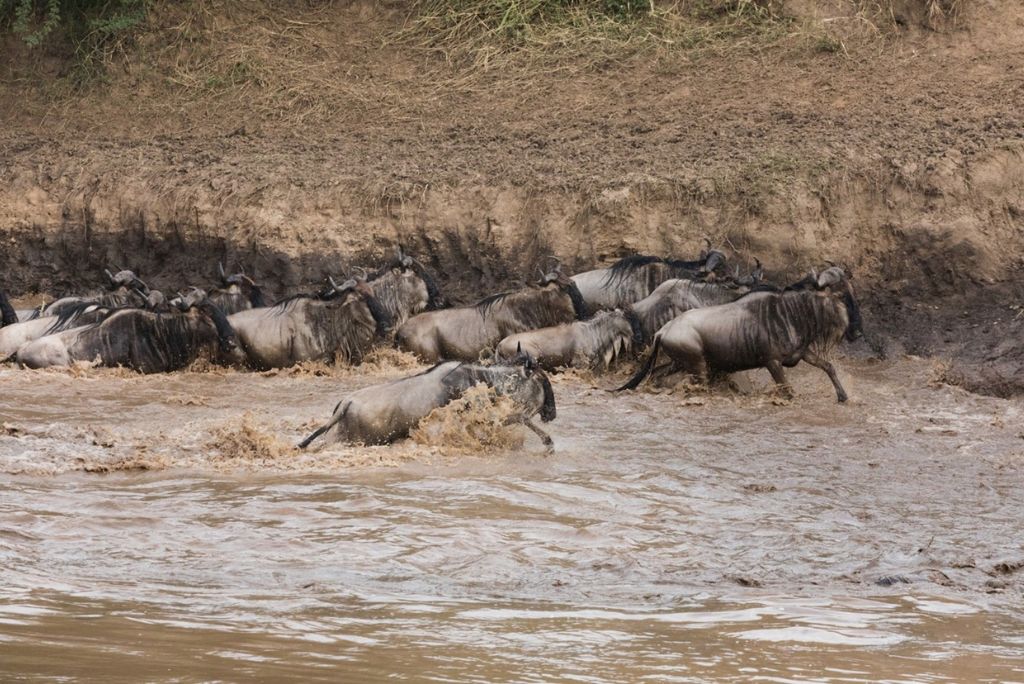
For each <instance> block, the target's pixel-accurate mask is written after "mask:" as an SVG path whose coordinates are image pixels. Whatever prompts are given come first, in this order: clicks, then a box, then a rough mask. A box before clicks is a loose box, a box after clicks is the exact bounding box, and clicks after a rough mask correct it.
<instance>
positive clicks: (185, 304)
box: [17, 289, 235, 373]
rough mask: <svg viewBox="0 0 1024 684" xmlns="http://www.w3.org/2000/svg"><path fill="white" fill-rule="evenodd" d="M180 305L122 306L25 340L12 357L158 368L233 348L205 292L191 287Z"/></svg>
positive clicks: (40, 362) (31, 362)
mask: <svg viewBox="0 0 1024 684" xmlns="http://www.w3.org/2000/svg"><path fill="white" fill-rule="evenodd" d="M181 309H182V310H181V311H178V312H175V313H153V312H151V311H144V310H142V309H121V310H118V311H115V312H114V313H112V314H110V315H109V316H108V317H106V318H105V319H103V320H102V321H101V322H99V323H93V324H92V325H85V326H80V327H77V328H72V329H71V330H66V331H64V332H61V333H57V334H54V335H47V336H46V337H41V338H39V339H38V340H35V341H34V342H29V343H28V344H26V345H25V346H23V347H22V348H21V349H19V350H18V355H17V360H18V363H20V364H21V365H22V366H25V367H27V368H47V367H50V366H70V365H71V364H72V363H75V362H77V361H81V362H86V363H90V364H93V365H98V366H123V367H126V368H131V369H133V370H136V371H139V372H140V373H162V372H166V371H173V370H178V369H180V368H184V367H186V366H188V365H189V364H190V363H192V362H193V361H195V360H196V359H197V358H199V357H200V356H203V355H207V356H209V357H210V358H216V357H218V355H220V354H228V353H230V352H231V351H232V350H233V349H234V348H235V335H234V331H232V330H231V326H230V325H229V324H228V320H227V317H226V316H224V314H223V313H222V312H221V311H220V309H218V308H217V307H216V306H215V305H214V304H213V303H211V302H210V301H209V299H208V298H207V297H206V293H205V292H203V291H202V290H199V289H193V290H192V292H191V293H190V294H189V295H188V296H186V297H185V298H184V299H183V301H182V304H181Z"/></svg>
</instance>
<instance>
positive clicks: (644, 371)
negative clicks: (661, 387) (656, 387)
mask: <svg viewBox="0 0 1024 684" xmlns="http://www.w3.org/2000/svg"><path fill="white" fill-rule="evenodd" d="M660 351H661V335H655V337H654V345H653V346H652V347H651V355H650V356H648V357H647V360H646V361H644V365H643V366H641V367H640V370H638V371H637V372H636V375H634V376H633V377H631V378H630V379H629V382H627V383H626V384H625V385H623V386H622V387H619V388H617V389H614V390H612V391H613V392H622V391H623V390H631V389H636V388H637V387H638V386H639V385H640V383H641V382H643V381H644V378H646V377H647V376H648V375H650V374H651V371H652V370H654V364H655V363H657V361H658V352H660Z"/></svg>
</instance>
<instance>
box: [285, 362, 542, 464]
mask: <svg viewBox="0 0 1024 684" xmlns="http://www.w3.org/2000/svg"><path fill="white" fill-rule="evenodd" d="M478 384H485V385H487V386H488V387H492V388H494V390H495V392H496V393H497V394H498V395H500V396H505V397H509V398H511V399H512V401H513V402H514V403H515V404H516V406H517V407H518V409H519V411H518V412H517V413H516V415H515V416H513V417H512V418H511V419H510V420H509V422H510V423H512V422H518V423H522V424H523V425H525V426H526V427H527V428H529V429H530V430H532V431H533V432H534V433H536V434H537V436H538V437H540V438H541V440H542V441H543V442H544V445H545V446H546V447H547V448H548V450H552V449H553V447H554V445H553V442H552V441H551V437H550V436H548V434H547V433H545V432H544V431H543V430H541V429H540V428H538V427H537V426H536V425H534V424H533V423H532V422H531V420H530V419H531V418H532V417H533V416H534V415H536V414H537V413H538V412H539V413H540V419H541V420H542V421H544V422H550V421H552V420H554V419H555V394H554V391H553V390H552V389H551V382H550V381H549V380H548V378H547V376H546V375H545V374H544V372H543V371H541V370H540V369H538V368H537V367H536V365H535V364H534V362H533V359H531V358H529V357H528V356H527V355H526V354H523V355H522V356H521V357H519V358H518V359H517V360H516V362H515V363H514V364H507V365H506V364H503V365H495V366H478V365H472V364H467V363H461V362H458V361H446V362H444V363H440V364H438V365H436V366H434V367H433V368H431V369H429V370H427V371H424V372H422V373H420V374H418V375H413V376H411V377H407V378H402V379H401V380H395V381H392V382H388V383H385V384H382V385H374V386H372V387H366V388H363V389H361V390H357V391H356V392H353V393H352V394H350V395H349V396H348V397H347V398H345V399H344V400H343V401H341V402H339V403H338V405H337V406H336V407H335V408H334V413H333V415H332V416H331V419H330V420H329V421H328V422H327V424H326V425H324V426H323V427H321V428H319V429H318V430H317V431H316V432H314V433H313V434H311V435H310V436H309V437H307V438H306V439H304V440H303V441H302V442H301V443H300V444H299V448H300V449H305V448H306V447H307V446H309V445H310V444H311V443H312V442H313V440H315V439H316V438H317V437H319V436H320V435H323V434H324V433H327V438H326V439H327V442H328V443H334V442H341V441H345V442H361V443H363V444H389V443H391V442H394V441H395V440H398V439H402V438H403V437H408V436H409V433H410V431H411V430H412V429H413V428H415V427H416V426H417V425H418V424H419V422H420V421H421V420H423V419H424V418H426V417H427V415H429V414H430V412H431V411H433V410H434V409H436V408H439V407H441V406H445V405H447V404H449V403H450V402H452V401H454V400H455V399H458V398H459V397H461V396H462V395H463V393H464V392H466V390H468V389H470V388H471V387H474V386H476V385H478Z"/></svg>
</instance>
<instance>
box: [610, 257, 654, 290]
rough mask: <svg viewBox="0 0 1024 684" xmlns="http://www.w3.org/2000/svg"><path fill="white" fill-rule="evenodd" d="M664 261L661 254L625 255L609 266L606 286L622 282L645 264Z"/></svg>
mask: <svg viewBox="0 0 1024 684" xmlns="http://www.w3.org/2000/svg"><path fill="white" fill-rule="evenodd" d="M664 262H665V260H664V259H662V258H661V257H659V256H649V255H643V254H634V255H633V256H628V257H623V258H621V259H619V260H618V261H616V262H615V263H614V264H612V265H611V266H609V267H608V275H606V276H605V279H604V286H605V287H608V286H610V285H613V284H616V283H620V282H622V281H623V280H625V279H626V278H627V277H629V276H630V275H632V274H633V273H635V272H636V271H638V270H640V269H641V268H643V267H644V266H649V265H650V264H661V263H664Z"/></svg>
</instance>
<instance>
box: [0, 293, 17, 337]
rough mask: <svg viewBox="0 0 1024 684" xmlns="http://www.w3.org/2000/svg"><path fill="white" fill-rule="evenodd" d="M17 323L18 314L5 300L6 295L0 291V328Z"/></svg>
mask: <svg viewBox="0 0 1024 684" xmlns="http://www.w3.org/2000/svg"><path fill="white" fill-rule="evenodd" d="M17 322H18V313H17V312H16V311H15V310H14V307H13V306H11V303H10V302H9V301H8V300H7V295H6V294H4V293H3V291H0V328H6V327H7V326H9V325H14V324H15V323H17Z"/></svg>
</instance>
